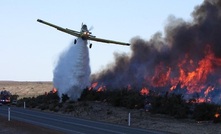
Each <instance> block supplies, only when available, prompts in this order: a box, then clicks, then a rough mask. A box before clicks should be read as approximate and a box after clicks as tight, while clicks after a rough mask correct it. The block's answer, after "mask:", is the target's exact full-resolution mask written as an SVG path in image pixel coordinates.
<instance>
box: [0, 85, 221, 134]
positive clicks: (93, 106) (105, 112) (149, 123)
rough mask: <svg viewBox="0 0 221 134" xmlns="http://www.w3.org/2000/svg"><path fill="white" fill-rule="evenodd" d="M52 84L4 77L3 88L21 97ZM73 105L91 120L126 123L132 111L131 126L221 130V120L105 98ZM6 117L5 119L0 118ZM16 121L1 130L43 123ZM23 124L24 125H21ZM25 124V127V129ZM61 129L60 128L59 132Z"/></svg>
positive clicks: (180, 130) (177, 130)
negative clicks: (175, 115)
mask: <svg viewBox="0 0 221 134" xmlns="http://www.w3.org/2000/svg"><path fill="white" fill-rule="evenodd" d="M52 88H53V85H52V83H51V82H10V81H1V82H0V90H7V91H10V92H11V93H12V94H17V95H19V98H22V97H31V96H38V95H40V94H44V93H45V92H49V91H50V90H51V89H52ZM73 106H74V107H75V110H74V111H73V112H70V113H66V114H69V115H71V116H75V117H79V118H85V119H90V120H98V121H105V122H110V123H115V124H122V125H127V123H128V122H127V117H128V113H129V112H130V113H131V126H132V127H141V128H148V129H154V130H161V131H166V132H173V133H179V134H186V133H188V134H193V133H194V134H202V133H204V134H213V133H221V124H219V123H218V124H214V123H212V122H209V121H207V122H196V121H193V120H187V119H185V120H184V119H182V120H181V119H180V120H178V119H174V118H172V117H169V116H165V115H153V114H150V113H149V112H146V111H145V110H144V109H140V110H129V109H126V108H122V107H113V106H111V105H110V104H107V103H104V102H88V101H87V102H77V103H74V104H73ZM1 120H5V119H1ZM10 123H12V124H14V125H11V124H9V122H7V121H3V122H1V124H0V129H1V131H6V130H7V131H9V130H12V132H8V133H12V134H13V131H15V130H17V132H18V130H19V131H24V132H21V133H29V131H28V130H35V129H36V130H37V129H38V130H39V131H40V129H39V128H40V127H38V126H33V125H30V124H26V123H19V122H16V121H15V123H13V122H10ZM21 128H23V129H21ZM24 128H26V129H27V130H26V129H24ZM41 129H42V130H44V131H45V132H46V131H48V133H51V132H52V133H53V131H52V130H49V129H46V128H41ZM57 133H58V132H57Z"/></svg>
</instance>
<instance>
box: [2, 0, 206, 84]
mask: <svg viewBox="0 0 221 134" xmlns="http://www.w3.org/2000/svg"><path fill="white" fill-rule="evenodd" d="M202 2H203V0H191V1H190V0H189V1H178V0H169V1H166V0H152V1H147V0H137V1H135V0H131V1H129V0H127V1H126V0H121V1H119V0H106V1H103V0H94V1H89V0H84V1H82V0H66V1H58V0H47V1H46V0H38V1H30V0H20V1H15V0H2V1H0V18H1V21H0V30H1V32H0V80H14V81H51V80H52V78H53V69H54V67H55V63H56V61H57V59H58V57H59V55H60V53H61V52H63V51H64V50H65V49H67V48H68V46H69V45H70V44H71V42H72V41H73V40H74V39H75V37H74V36H70V35H68V34H65V33H62V32H60V31H57V30H56V29H54V28H51V27H48V26H46V25H43V24H40V23H38V22H37V21H36V20H37V19H42V20H45V21H48V22H50V23H53V24H56V25H59V26H62V27H65V28H70V29H74V30H80V28H81V23H82V22H83V23H86V24H87V25H88V27H90V26H93V27H94V29H93V30H92V33H93V34H94V35H95V36H97V37H99V38H105V39H112V40H117V41H123V42H130V40H131V38H133V37H136V36H139V37H141V38H143V39H144V40H149V39H150V38H151V36H152V35H153V34H154V33H156V32H158V31H160V32H163V31H164V26H165V24H166V23H167V18H168V16H170V15H174V16H175V17H177V18H182V19H184V20H186V21H191V19H192V17H191V13H192V11H193V10H194V7H195V6H196V5H199V4H201V3H202ZM91 43H93V47H92V49H90V50H89V53H90V65H91V70H92V73H96V72H97V71H99V70H101V69H102V68H105V66H106V65H107V64H108V63H110V62H112V61H113V57H114V56H113V54H114V52H119V53H130V47H127V46H119V45H113V44H104V43H99V42H91Z"/></svg>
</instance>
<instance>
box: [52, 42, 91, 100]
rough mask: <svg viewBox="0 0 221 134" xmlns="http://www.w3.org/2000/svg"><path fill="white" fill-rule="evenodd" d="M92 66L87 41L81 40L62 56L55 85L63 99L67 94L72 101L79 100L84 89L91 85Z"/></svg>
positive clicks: (56, 71) (56, 73)
mask: <svg viewBox="0 0 221 134" xmlns="http://www.w3.org/2000/svg"><path fill="white" fill-rule="evenodd" d="M90 73H91V70H90V66H89V52H88V47H87V41H85V40H82V39H81V38H78V39H77V43H76V44H74V43H72V44H71V46H70V48H69V49H68V50H66V51H65V52H63V53H62V54H61V55H60V58H59V61H58V63H57V66H56V67H55V69H54V78H53V84H54V87H55V88H57V90H58V94H59V96H60V98H61V96H62V94H67V95H68V96H69V97H70V99H72V100H77V99H78V98H79V97H80V96H81V92H82V91H83V89H85V88H86V87H88V86H89V85H90V83H89V77H90Z"/></svg>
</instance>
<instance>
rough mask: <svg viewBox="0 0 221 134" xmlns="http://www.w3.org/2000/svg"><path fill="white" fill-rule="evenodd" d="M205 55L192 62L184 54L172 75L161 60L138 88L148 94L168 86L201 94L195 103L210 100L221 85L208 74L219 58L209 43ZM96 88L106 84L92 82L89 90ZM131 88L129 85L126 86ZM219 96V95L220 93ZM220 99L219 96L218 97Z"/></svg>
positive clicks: (189, 92) (218, 80) (211, 71)
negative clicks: (175, 74)
mask: <svg viewBox="0 0 221 134" xmlns="http://www.w3.org/2000/svg"><path fill="white" fill-rule="evenodd" d="M204 54H205V56H204V57H203V58H202V59H200V60H199V61H198V62H197V64H195V63H194V61H193V59H191V57H189V56H188V54H186V56H185V58H184V59H180V62H179V64H178V65H177V66H178V68H179V70H178V72H179V74H178V75H177V76H175V77H174V76H173V74H172V73H173V72H174V71H173V69H174V68H173V67H169V66H165V64H163V62H160V63H159V65H157V66H156V67H155V71H154V74H153V76H146V77H145V79H144V80H145V81H144V83H143V85H145V86H144V87H142V88H141V89H140V93H141V94H142V95H148V94H149V91H150V90H151V88H154V89H156V88H161V87H168V89H169V90H168V91H169V92H173V91H176V90H186V94H187V95H188V94H195V93H199V94H202V95H201V96H200V97H199V98H197V100H196V102H197V103H202V102H211V98H210V96H209V94H210V93H211V92H212V91H214V90H215V88H216V87H217V88H219V87H220V85H221V78H219V79H217V80H213V81H212V82H210V80H209V78H210V75H213V74H214V73H215V72H214V66H218V67H221V58H216V57H215V55H214V53H213V52H212V50H211V49H210V45H207V47H206V48H205V52H204ZM91 89H97V91H98V92H99V91H104V90H106V86H104V85H102V84H99V83H98V82H94V83H93V84H92V85H91V87H90V88H89V90H91ZM128 89H131V86H128ZM220 97H221V95H220ZM220 99H221V98H220Z"/></svg>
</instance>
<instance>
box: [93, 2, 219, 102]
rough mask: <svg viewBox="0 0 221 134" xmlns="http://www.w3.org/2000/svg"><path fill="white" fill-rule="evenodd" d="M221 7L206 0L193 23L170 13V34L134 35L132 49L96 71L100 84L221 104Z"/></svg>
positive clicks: (167, 28) (97, 80) (194, 15)
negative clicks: (144, 38)
mask: <svg viewBox="0 0 221 134" xmlns="http://www.w3.org/2000/svg"><path fill="white" fill-rule="evenodd" d="M220 12H221V6H220V2H219V1H216V0H211V1H204V2H203V3H202V5H200V6H198V7H197V8H195V11H194V12H193V14H192V16H193V22H185V21H184V20H182V19H176V18H175V17H171V18H170V19H169V20H168V24H167V25H166V27H165V37H162V34H161V33H156V34H154V35H153V36H152V38H151V39H150V40H149V41H145V40H143V39H140V38H139V37H135V38H133V39H132V40H131V53H130V54H125V53H124V54H119V53H115V60H114V62H113V63H112V64H108V66H107V67H106V68H105V69H103V70H101V71H100V72H98V73H96V74H93V75H92V76H91V81H92V82H97V83H98V85H97V86H96V88H95V89H99V88H100V87H103V86H105V90H107V89H125V88H129V89H133V90H139V91H140V93H141V94H145V95H146V94H147V93H146V91H149V92H151V93H152V91H153V92H155V93H156V92H157V94H163V93H165V92H169V93H178V94H182V95H183V96H184V98H185V99H187V100H188V99H192V98H194V99H196V102H198V103H200V102H216V103H221V38H220V35H221V30H220V29H221V23H220V22H221V16H220ZM128 85H129V86H128ZM145 88H146V89H148V90H146V89H145Z"/></svg>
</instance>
